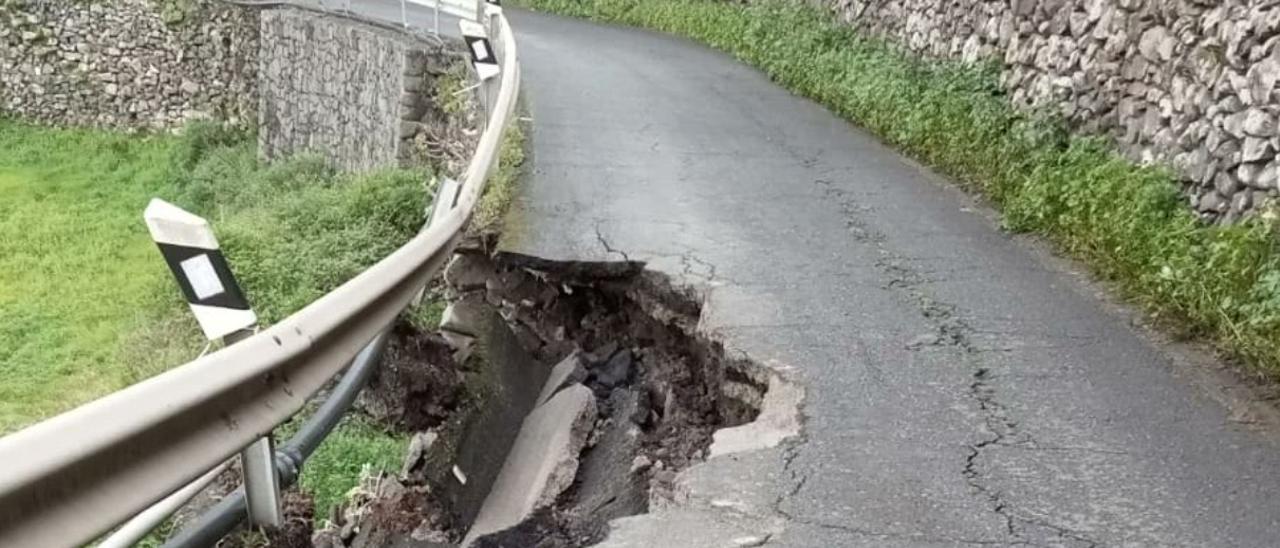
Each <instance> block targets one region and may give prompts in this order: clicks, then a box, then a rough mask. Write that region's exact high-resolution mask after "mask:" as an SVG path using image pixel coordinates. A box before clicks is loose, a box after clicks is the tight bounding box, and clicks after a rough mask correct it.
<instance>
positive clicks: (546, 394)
mask: <svg viewBox="0 0 1280 548" xmlns="http://www.w3.org/2000/svg"><path fill="white" fill-rule="evenodd" d="M586 378H587V368H586V359H585V358H584V357H583V355H582V352H579V351H577V350H575V351H573V353H571V354H569V355H568V356H567V357H565V359H563V360H560V363H558V364H556V366H555V367H553V368H551V375H550V376H548V377H547V383H546V384H544V385H542V393H541V394H538V405H542V404H543V403H546V401H547V400H549V399H551V397H552V396H554V395H556V393H558V392H559V391H560V390H561V389H563V388H565V387H567V386H570V385H573V384H576V383H580V382H582V381H583V379H586Z"/></svg>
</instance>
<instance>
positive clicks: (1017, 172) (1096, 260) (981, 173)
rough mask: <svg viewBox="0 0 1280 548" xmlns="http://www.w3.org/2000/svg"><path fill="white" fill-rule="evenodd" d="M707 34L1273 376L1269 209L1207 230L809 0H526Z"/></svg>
mask: <svg viewBox="0 0 1280 548" xmlns="http://www.w3.org/2000/svg"><path fill="white" fill-rule="evenodd" d="M521 3H522V4H524V5H527V6H530V7H533V8H536V9H542V10H546V11H552V12H558V13H562V14H567V15H574V16H580V17H589V18H594V19H598V20H603V21H609V22H616V23H623V24H629V25H636V26H642V27H648V28H652V29H655V30H660V31H666V32H671V33H674V34H680V35H684V36H688V37H690V38H693V39H696V40H700V41H702V42H705V43H707V44H709V45H711V46H713V47H716V48H718V49H721V50H724V51H725V52H727V53H729V54H731V55H734V56H735V57H737V58H739V59H741V60H742V61H744V62H746V63H748V64H751V65H754V66H756V67H758V68H760V69H761V70H763V71H764V72H765V73H766V74H768V75H769V76H770V77H771V78H772V79H773V80H775V81H776V82H778V83H779V84H781V85H783V86H784V87H787V88H788V89H790V90H792V91H793V92H795V93H797V94H799V95H802V96H805V97H809V98H811V99H813V100H815V101H817V102H819V103H822V104H823V105H826V106H827V107H828V108H830V109H831V110H832V111H834V112H835V113H837V114H839V115H840V116H843V117H845V118H847V119H849V120H851V121H853V122H855V123H857V124H858V125H860V126H862V127H864V128H866V129H868V130H870V131H872V132H874V133H876V134H877V135H879V136H880V137H881V138H882V139H884V140H885V141H886V142H888V143H890V144H893V145H895V146H896V147H898V148H900V149H902V150H903V151H905V152H906V153H907V154H910V155H911V156H914V157H916V158H918V159H920V160H922V161H923V162H925V163H927V164H929V165H931V166H933V167H934V168H936V169H937V170H939V171H941V172H943V173H945V174H947V175H950V176H951V177H954V178H955V179H957V180H958V181H960V182H961V184H963V185H965V186H967V187H969V188H971V189H974V190H978V191H981V192H983V193H985V194H986V195H987V196H988V197H989V198H991V200H992V201H993V202H994V203H995V204H997V205H998V206H999V207H1001V209H1002V210H1003V213H1004V222H1005V224H1006V226H1008V227H1009V228H1010V229H1012V230H1017V231H1027V232H1035V233H1038V234H1042V235H1045V236H1047V237H1048V238H1050V239H1051V240H1053V241H1054V242H1056V243H1057V244H1058V245H1059V246H1060V248H1061V249H1062V250H1064V251H1066V252H1067V253H1069V254H1071V255H1073V256H1075V257H1077V258H1080V259H1082V260H1084V261H1085V262H1087V263H1088V264H1089V265H1091V266H1092V268H1093V269H1094V270H1095V272H1096V273H1097V274H1098V275H1099V276H1100V277H1102V278H1104V279H1106V280H1109V281H1111V282H1114V283H1115V284H1116V285H1117V286H1118V287H1119V288H1121V289H1122V290H1123V292H1124V293H1125V294H1126V295H1127V296H1129V297H1130V298H1132V299H1133V300H1134V301H1136V302H1138V303H1140V304H1141V305H1143V306H1144V307H1145V308H1146V309H1147V310H1148V311H1149V312H1150V313H1151V314H1152V316H1154V317H1156V318H1157V319H1160V320H1162V321H1165V322H1167V323H1168V324H1169V325H1172V326H1175V327H1177V328H1179V330H1180V331H1182V332H1183V333H1184V334H1186V335H1196V336H1203V337H1206V338H1208V339H1211V340H1213V341H1216V342H1217V343H1218V344H1219V346H1220V347H1221V348H1222V349H1224V350H1226V351H1227V352H1229V353H1231V354H1233V355H1235V356H1237V357H1240V358H1243V359H1244V360H1245V361H1246V362H1247V363H1250V364H1252V365H1254V366H1256V367H1257V370H1258V371H1261V372H1264V373H1267V374H1271V375H1275V374H1277V373H1280V253H1277V248H1276V243H1275V242H1276V238H1275V232H1276V215H1275V212H1274V211H1275V210H1274V209H1269V210H1268V212H1265V213H1264V214H1263V215H1260V216H1258V217H1256V218H1253V219H1250V220H1248V221H1246V222H1243V223H1240V224H1238V225H1236V226H1231V227H1226V228H1221V227H1210V226H1204V225H1202V224H1201V223H1199V222H1198V221H1197V220H1196V219H1195V218H1194V217H1193V216H1192V214H1191V213H1190V212H1189V211H1188V210H1187V208H1186V207H1185V206H1184V200H1183V199H1182V198H1181V197H1180V196H1179V194H1178V191H1177V188H1178V186H1177V183H1176V181H1175V179H1174V178H1173V177H1172V176H1171V175H1170V174H1169V173H1168V172H1166V171H1163V170H1161V169H1158V168H1147V167H1137V166H1134V165H1132V164H1130V163H1129V162H1127V161H1125V160H1124V159H1122V158H1121V157H1119V156H1118V155H1117V154H1115V153H1114V152H1113V151H1112V150H1111V149H1110V148H1109V147H1108V146H1107V145H1106V144H1105V143H1104V142H1103V141H1101V140H1098V139H1089V138H1082V137H1077V136H1071V135H1068V134H1066V133H1065V132H1064V131H1063V130H1062V129H1061V126H1060V125H1059V124H1056V123H1053V122H1052V121H1049V120H1041V119H1034V118H1030V117H1028V116H1026V115H1024V114H1021V113H1019V112H1017V111H1015V110H1014V109H1012V108H1011V107H1010V105H1009V104H1008V102H1007V101H1006V99H1005V97H1004V96H1003V93H1002V91H1001V89H1000V86H999V84H998V72H997V70H998V69H997V68H996V67H992V66H982V65H978V66H975V65H966V64H961V63H957V62H931V61H925V60H921V59H918V58H916V57H914V56H912V55H910V54H908V53H906V52H904V51H902V50H901V49H900V48H897V47H895V46H894V45H893V44H890V43H886V42H884V41H882V40H877V39H872V38H868V37H865V36H861V35H859V34H858V33H856V32H854V31H853V30H852V29H850V28H848V27H847V26H845V25H843V24H840V23H838V22H836V21H835V20H834V19H833V18H831V17H830V16H829V15H827V14H826V13H825V12H823V11H822V10H820V9H819V8H815V7H812V6H809V5H807V4H802V3H800V2H795V3H791V2H784V1H781V0H762V1H760V2H753V3H751V4H745V5H744V4H739V3H730V2H717V1H711V0H521Z"/></svg>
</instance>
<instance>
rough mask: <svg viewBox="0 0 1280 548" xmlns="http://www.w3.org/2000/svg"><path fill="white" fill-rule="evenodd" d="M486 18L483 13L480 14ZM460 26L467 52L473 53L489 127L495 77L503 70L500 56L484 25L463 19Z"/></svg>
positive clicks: (473, 64) (472, 63) (472, 58)
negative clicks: (499, 60)
mask: <svg viewBox="0 0 1280 548" xmlns="http://www.w3.org/2000/svg"><path fill="white" fill-rule="evenodd" d="M479 16H480V17H484V14H483V12H482V13H481V14H479ZM458 26H459V27H460V28H461V30H462V39H463V40H464V41H466V43H467V51H469V52H470V53H471V66H472V68H474V69H475V71H476V76H478V77H479V78H480V95H481V96H482V97H483V98H484V110H485V125H486V126H487V125H489V119H491V118H492V116H490V114H491V113H490V111H491V110H492V109H493V101H494V95H493V90H494V89H496V86H494V85H493V84H494V82H495V80H494V77H496V76H497V75H498V74H499V73H500V72H501V69H499V68H498V56H497V54H496V53H495V52H494V51H493V44H492V43H491V42H490V41H489V35H488V33H487V32H486V31H485V28H484V25H481V24H480V23H477V22H475V21H468V20H466V19H462V20H460V21H458Z"/></svg>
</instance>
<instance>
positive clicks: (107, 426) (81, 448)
mask: <svg viewBox="0 0 1280 548" xmlns="http://www.w3.org/2000/svg"><path fill="white" fill-rule="evenodd" d="M491 21H492V23H491V24H490V30H489V32H490V36H496V39H497V42H498V44H499V45H500V46H501V47H500V48H499V54H500V55H501V57H500V59H501V64H502V67H501V73H500V81H499V83H498V91H497V93H496V99H495V100H494V101H493V102H492V103H491V105H492V108H491V112H490V113H489V116H488V117H487V119H488V121H487V123H486V126H485V129H484V131H483V133H482V134H481V137H480V141H479V144H478V146H477V148H476V152H475V155H474V156H473V157H472V159H471V162H470V164H469V165H468V166H467V170H466V173H465V176H464V178H463V185H462V188H461V190H460V194H459V196H458V199H457V202H456V205H455V207H454V208H453V209H451V210H449V211H448V212H446V213H444V214H443V215H442V216H441V217H440V218H439V219H438V220H437V221H436V222H434V223H433V224H432V226H430V227H429V228H428V229H426V230H424V231H423V232H422V233H420V234H419V235H417V236H416V237H414V238H413V239H412V240H410V241H409V242H408V243H406V244H405V245H404V246H402V247H400V248H399V249H397V250H396V251H395V252H393V253H392V254H391V255H390V256H388V257H386V258H385V259H383V260H382V261H380V262H378V263H377V264H375V265H374V266H372V267H370V268H369V269H368V270H366V271H364V272H363V273H361V274H359V275H358V276H356V277H355V278H353V279H352V280H350V281H348V282H347V283H345V284H343V285H342V286H341V287H339V288H337V289H335V290H334V291H332V292H331V293H329V294H327V295H325V296H323V297H321V298H320V299H318V300H317V301H315V302H314V303H311V304H310V305H308V306H307V307H306V308H304V309H302V310H301V311H299V312H297V313H295V314H294V315H292V316H290V317H288V318H286V319H284V320H283V321H281V322H279V323H277V324H276V325H274V326H272V327H270V328H268V329H266V330H263V331H262V332H260V333H258V334H257V335H254V336H253V337H250V338H248V339H246V340H244V341H241V342H240V343H238V344H236V345H234V346H230V347H227V348H225V349H223V350H221V351H218V352H216V353H213V354H210V355H207V356H205V357H202V358H200V359H197V360H195V361H192V362H190V363H187V364H185V365H182V366H180V367H177V368H175V369H172V370H170V371H168V372H166V373H163V374H161V375H158V376H156V377H152V378H150V379H147V380H145V381H142V382H140V383H138V384H135V385H133V386H130V387H128V388H126V389H124V390H121V391H119V392H116V393H113V394H110V395H108V396H106V397H103V398H102V399H99V400H96V401H93V402H90V403H88V404H86V405H83V406H81V407H79V408H76V409H73V410H71V411H68V412H66V413H64V414H62V415H58V416H56V417H53V418H51V419H49V420H46V421H44V422H41V423H38V424H36V425H33V426H31V427H29V428H26V429H24V430H21V431H19V432H16V433H14V434H12V435H9V436H7V437H4V438H0V463H3V464H2V466H0V546H5V547H9V546H13V547H22V548H42V547H61V546H75V545H80V544H83V543H86V542H89V541H91V540H93V539H95V538H97V537H99V536H100V535H102V534H103V533H105V532H107V531H109V530H110V529H111V528H113V527H115V526H117V525H118V524H120V523H122V522H124V521H125V520H127V519H128V518H129V517H130V516H133V515H135V514H137V513H138V512H140V511H142V510H144V509H146V508H147V507H149V506H151V505H152V504H153V503H155V502H157V501H159V500H161V499H163V498H165V497H166V496H168V495H169V494H171V493H173V492H175V491H177V490H178V489H181V488H182V487H183V486H185V485H187V484H188V483H190V482H191V481H192V480H195V479H196V478H198V477H200V476H201V475H203V474H205V473H206V472H207V471H208V470H211V469H213V468H215V467H217V466H218V465H220V464H221V463H222V462H223V461H225V460H227V459H228V458H229V457H231V456H232V455H235V454H236V453H237V452H239V451H240V449H241V448H243V447H245V446H246V445H248V444H249V443H250V442H253V441H254V440H256V439H258V438H260V437H262V436H264V435H267V434H268V433H269V432H271V430H272V429H273V428H275V427H276V426H278V425H280V424H281V423H283V422H285V421H286V420H288V419H289V418H290V417H291V416H293V414H295V413H296V412H298V411H299V410H300V409H302V407H303V405H304V404H305V403H306V401H307V399H308V398H310V397H311V395H313V394H315V393H316V392H317V391H318V390H320V389H321V388H322V387H323V386H324V385H325V384H326V383H328V382H329V380H330V379H332V378H333V376H334V375H336V374H337V373H338V372H339V371H341V370H342V369H343V368H344V367H346V365H347V364H348V363H350V362H351V360H352V358H353V357H354V356H355V355H356V354H357V353H358V352H359V351H360V350H361V349H362V348H364V347H365V345H366V344H367V343H369V341H371V340H372V339H373V338H374V337H375V336H377V335H378V334H379V333H380V332H382V331H383V330H384V329H385V328H386V327H387V326H388V325H390V324H391V322H393V321H394V320H395V318H396V316H397V315H398V314H399V313H400V312H401V311H402V310H404V308H405V307H406V305H408V304H409V303H410V302H411V301H412V300H413V299H414V297H415V296H416V294H417V293H418V292H419V291H420V290H421V289H422V287H423V286H425V285H426V283H427V282H428V281H429V280H430V278H431V276H432V275H433V274H434V273H435V272H437V271H438V270H439V269H440V268H441V266H442V265H443V264H444V263H445V261H446V260H447V259H448V258H449V256H450V254H451V253H452V251H453V248H454V246H455V245H456V244H457V242H458V240H459V238H460V237H461V235H462V231H463V229H464V228H465V227H466V224H467V222H468V221H469V219H470V217H471V214H472V211H473V209H474V207H475V204H476V203H477V201H478V200H479V198H480V195H481V192H482V191H483V189H484V183H485V180H486V179H487V178H488V176H489V175H490V174H491V173H492V171H493V170H494V169H495V168H496V167H497V160H498V156H499V152H500V150H499V149H500V146H501V143H502V135H503V133H504V131H505V129H506V128H507V126H508V124H509V123H510V121H511V120H512V118H513V116H514V109H515V105H516V98H517V94H518V89H519V85H520V68H519V62H518V59H517V53H516V45H515V40H514V38H513V36H512V33H511V30H510V27H509V25H508V23H507V20H506V18H505V17H503V16H502V15H496V16H494V17H493V18H492V19H491Z"/></svg>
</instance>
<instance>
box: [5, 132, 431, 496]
mask: <svg viewBox="0 0 1280 548" xmlns="http://www.w3.org/2000/svg"><path fill="white" fill-rule="evenodd" d="M250 137H251V136H248V135H244V134H240V133H236V132H229V131H224V130H220V129H218V128H217V127H215V126H198V127H193V128H191V129H189V130H188V132H187V134H186V135H184V136H182V137H169V136H124V135H120V134H114V133H107V132H97V131H84V130H63V129H48V128H37V127H31V126H25V125H20V124H16V123H12V122H0V421H2V422H0V429H2V431H5V432H7V431H12V430H15V429H17V428H20V427H22V426H24V425H27V424H30V423H32V422H35V421H37V420H39V419H41V418H45V417H47V416H50V415H52V414H55V413H57V412H59V411H63V410H66V409H68V408H70V407H73V406H75V405H77V404H79V403H82V402H84V401H87V400H90V399H93V398H95V397H98V396H101V395H103V394H106V393H108V392H111V391H113V390H117V389H119V388H121V387H124V386H127V385H128V384H131V383H133V382H136V381H138V380H141V379H143V378H146V377H148V376H151V375H154V374H156V373H158V372H161V371H163V370H165V369H168V368H169V367H172V366H174V365H177V364H181V363H184V362H186V361H188V360H190V359H191V358H193V357H195V355H196V354H197V353H198V352H199V351H200V349H201V347H202V346H203V341H202V339H201V337H200V333H199V330H198V328H197V327H196V325H195V323H194V322H193V321H192V320H191V319H190V317H189V316H190V314H189V312H188V311H187V310H186V306H185V304H184V302H183V300H182V298H181V296H180V294H179V293H178V291H177V289H176V287H175V286H174V284H173V281H172V280H171V279H170V276H169V273H168V271H167V269H166V268H165V266H164V263H163V262H162V261H161V259H160V256H159V253H158V252H157V251H156V248H155V246H154V244H153V243H151V240H150V238H149V237H148V235H147V231H146V227H145V226H144V225H143V223H142V210H143V208H144V207H145V206H146V204H147V201H148V200H150V199H151V198H152V197H153V196H158V197H161V198H165V199H168V200H171V201H174V202H176V203H178V204H180V205H182V206H183V207H186V208H189V209H191V210H192V211H195V212H197V213H200V214H202V215H205V216H207V217H208V218H209V219H211V220H212V221H213V224H214V228H215V230H216V232H217V234H218V237H219V240H220V242H221V244H222V246H223V248H224V250H225V251H226V253H227V256H228V258H229V260H230V262H231V264H232V265H233V267H234V268H235V270H236V272H237V276H238V277H239V278H240V280H241V282H242V284H243V285H244V286H245V289H246V292H247V293H248V295H249V297H250V299H251V300H252V301H253V303H254V305H255V308H257V309H258V311H259V314H260V316H261V317H262V318H263V320H264V321H265V322H267V323H270V322H273V321H276V320H279V319H280V318H282V317H284V316H286V315H287V314H289V313H291V312H293V311H295V310H297V309H299V308H301V307H302V306H304V305H306V304H307V303H309V302H311V301H312V300H314V299H315V298H316V297H319V296H320V295H322V294H324V293H325V292H327V291H329V290H330V289H332V288H333V287H336V286H337V285H338V284H340V283H342V282H343V281H346V280H347V279H349V278H351V277H352V276H354V275H355V274H356V273H358V272H360V271H361V270H363V269H364V268H366V267H367V266H368V265H370V264H372V263H373V262H375V261H377V260H378V259H380V258H382V257H384V256H385V255H387V254H388V253H390V252H391V251H392V250H393V249H394V248H395V247H396V246H398V245H399V244H400V243H402V242H404V241H406V240H407V239H408V238H410V237H412V236H413V234H415V233H416V232H417V230H418V228H419V227H420V226H421V223H422V221H423V208H424V206H425V204H426V203H427V202H428V200H429V198H430V189H428V188H426V186H425V185H426V183H425V182H424V181H427V180H428V179H429V177H428V174H427V173H424V172H422V171H408V170H387V171H382V172H376V173H371V174H368V175H359V176H355V175H344V174H339V173H335V172H334V171H332V170H330V169H328V168H327V167H325V166H324V164H323V163H322V162H320V161H319V160H318V159H316V158H308V157H301V158H295V159H293V160H289V161H285V162H282V163H279V164H276V165H272V166H264V165H262V164H260V163H259V162H258V161H257V159H256V152H255V148H254V146H253V140H252V139H251V138H250ZM406 444H407V437H406V435H405V434H401V433H395V432H388V431H386V430H385V429H383V428H381V427H379V426H378V425H376V424H373V423H371V422H369V421H366V420H362V419H360V418H358V417H356V418H351V419H349V420H346V421H344V423H343V424H342V425H341V426H340V427H339V428H338V429H337V430H335V432H334V433H333V434H332V435H331V436H330V437H329V439H327V440H326V442H325V443H324V444H323V445H322V446H321V448H320V449H319V450H318V451H317V453H316V454H315V455H314V456H313V458H312V460H311V461H309V462H308V463H307V468H306V470H305V473H304V474H303V476H302V479H301V485H302V488H303V489H304V490H306V491H308V492H310V493H312V494H313V495H314V496H315V498H316V500H317V502H318V503H320V504H321V505H322V508H324V509H327V508H329V507H332V506H333V505H334V504H336V503H337V502H338V501H339V500H341V498H342V496H343V495H345V494H346V492H347V491H348V490H350V489H351V488H352V487H354V486H355V485H356V483H357V481H358V479H359V474H360V471H361V470H362V469H364V468H366V467H368V468H370V469H374V470H376V469H383V468H387V469H392V470H394V469H396V468H398V466H399V462H400V459H401V458H402V457H403V454H404V451H405V446H406Z"/></svg>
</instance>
